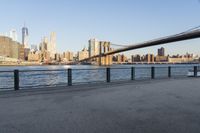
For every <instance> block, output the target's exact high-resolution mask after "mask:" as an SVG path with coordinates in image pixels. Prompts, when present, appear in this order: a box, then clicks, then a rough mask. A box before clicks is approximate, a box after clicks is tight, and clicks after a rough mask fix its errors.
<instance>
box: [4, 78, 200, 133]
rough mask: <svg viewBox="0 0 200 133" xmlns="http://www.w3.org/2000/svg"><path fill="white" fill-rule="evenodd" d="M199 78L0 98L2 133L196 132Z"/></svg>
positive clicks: (27, 92)
mask: <svg viewBox="0 0 200 133" xmlns="http://www.w3.org/2000/svg"><path fill="white" fill-rule="evenodd" d="M199 81H200V79H199V78H182V79H161V80H147V81H133V82H123V83H110V84H95V85H85V86H73V87H67V88H41V89H38V90H20V91H11V92H2V93H1V94H0V107H1V109H0V118H1V120H0V133H200V126H199V125H200V100H199V99H200V86H199Z"/></svg>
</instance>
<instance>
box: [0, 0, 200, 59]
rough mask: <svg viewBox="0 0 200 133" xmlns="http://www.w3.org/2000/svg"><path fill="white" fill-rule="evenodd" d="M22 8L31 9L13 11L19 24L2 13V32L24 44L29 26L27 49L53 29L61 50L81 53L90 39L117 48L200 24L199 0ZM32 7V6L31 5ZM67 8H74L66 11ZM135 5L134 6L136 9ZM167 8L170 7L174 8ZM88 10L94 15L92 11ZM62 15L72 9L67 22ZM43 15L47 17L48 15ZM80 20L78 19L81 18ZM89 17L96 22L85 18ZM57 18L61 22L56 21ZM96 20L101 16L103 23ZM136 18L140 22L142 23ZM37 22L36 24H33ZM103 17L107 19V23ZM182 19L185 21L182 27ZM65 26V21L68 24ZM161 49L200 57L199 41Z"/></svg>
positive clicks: (28, 5)
mask: <svg viewBox="0 0 200 133" xmlns="http://www.w3.org/2000/svg"><path fill="white" fill-rule="evenodd" d="M20 4H22V5H20V6H23V7H25V9H29V10H27V12H26V13H25V12H22V10H18V12H16V13H15V12H12V15H14V16H15V19H16V20H15V21H10V20H11V18H12V17H11V15H9V14H10V12H7V13H6V14H8V16H6V15H4V17H5V18H4V21H1V22H0V24H1V25H2V26H1V31H0V32H2V33H4V32H6V31H7V32H8V31H9V30H10V29H16V31H17V33H18V41H19V40H21V36H19V35H20V30H21V27H23V26H22V24H23V21H26V27H28V29H29V43H30V44H29V46H30V45H31V44H37V45H38V44H39V43H40V41H41V37H43V36H47V35H48V33H50V32H51V31H55V32H56V33H57V48H58V52H64V51H66V50H70V51H73V52H77V51H80V50H81V49H83V47H84V46H88V40H89V39H90V38H97V39H99V40H107V41H111V43H115V44H124V45H128V44H134V43H137V42H143V41H147V40H151V39H154V38H159V37H162V36H167V35H171V34H175V33H179V32H182V31H185V30H187V29H189V28H192V27H195V26H197V25H198V24H199V22H200V19H199V20H198V18H196V16H197V15H198V11H200V4H198V1H196V0H193V1H190V2H188V1H181V2H177V1H176V2H173V1H168V2H162V3H161V2H159V1H154V2H145V3H144V2H139V1H135V2H132V1H130V0H127V1H126V2H123V1H118V2H114V1H112V0H110V1H109V2H106V1H104V0H103V1H101V2H99V1H95V2H92V1H90V0H86V1H84V2H82V1H79V0H76V1H74V2H72V1H67V2H66V1H62V0H60V1H58V2H57V3H56V4H55V2H52V1H51V2H49V3H46V2H40V4H39V3H38V2H37V1H29V2H26V1H23V2H21V3H20ZM44 4H45V5H46V7H47V11H44V12H43V11H41V9H40V7H42V6H43V5H44ZM53 4H55V5H53ZM2 5H3V9H6V8H8V5H11V9H10V10H13V11H14V10H15V8H16V7H17V6H18V5H19V3H18V2H17V1H15V0H14V1H12V2H7V1H3V2H2ZM31 5H33V6H32V7H31ZM64 5H66V6H71V7H70V8H69V9H65V8H64ZM35 6H38V10H37V11H36V10H33V7H35ZM101 6H102V7H104V10H94V8H97V7H101ZM133 7H136V8H135V9H132V8H133ZM145 7H147V8H145ZM163 7H170V9H171V10H168V9H165V8H163ZM154 8H155V9H154ZM3 9H2V10H3ZM50 9H52V11H50ZM75 9H77V10H75ZM141 9H143V10H141ZM177 9H178V10H177ZM186 9H190V10H186ZM90 10H91V11H92V12H90ZM64 11H69V12H66V18H65V17H64V16H65V13H64ZM70 11H73V12H70ZM148 11H149V12H148ZM157 11H158V13H157ZM173 11H175V12H174V14H172V12H173ZM37 12H38V14H37V15H36V14H35V13H37ZM47 12H48V13H47ZM1 13H5V12H1ZM39 13H41V14H39ZM33 14H35V15H33ZM44 14H46V16H45V15H44ZM117 14H118V15H119V16H120V17H122V19H119V17H118V15H117ZM151 14H154V15H151ZM73 15H74V16H73ZM177 15H178V16H177ZM2 16H3V15H2ZM29 16H32V17H33V18H30V17H29ZM76 16H79V18H77V17H76ZM90 16H91V20H93V21H88V20H87V19H88V18H89V17H90ZM149 16H151V18H149ZM175 16H176V18H175ZM63 17H64V18H63ZM56 18H60V19H59V20H57V19H56ZM95 18H99V21H97V20H98V19H97V20H96V19H95ZM138 18H140V19H139V20H138ZM172 18H173V20H174V21H173V23H172V22H171V20H168V19H172ZM194 18H195V21H194ZM12 19H13V18H12ZM33 19H34V21H32V20H33ZM68 19H69V20H70V21H69V20H68ZM104 19H105V20H107V21H106V22H105V21H103V20H104ZM147 19H148V20H149V22H148V23H147V22H145V20H147ZM36 20H37V21H38V20H43V21H39V22H40V23H38V22H36ZM45 20H46V21H45ZM67 20H68V21H69V22H68V21H67ZM117 20H118V21H117ZM183 21H184V23H181V22H183ZM64 22H67V23H66V24H64ZM113 22H115V23H113ZM86 23H87V24H86ZM69 24H70V25H69ZM85 24H86V25H85ZM19 42H20V41H19ZM159 47H160V46H156V47H151V48H145V49H140V50H135V51H130V52H127V53H131V54H132V53H135V54H144V53H153V54H155V53H156V52H157V48H159ZM163 47H165V48H166V49H167V50H168V51H166V53H169V54H171V55H172V54H176V53H179V54H184V53H186V52H189V53H194V54H199V53H200V51H199V49H200V46H199V39H195V40H191V41H185V42H178V43H174V44H168V45H163Z"/></svg>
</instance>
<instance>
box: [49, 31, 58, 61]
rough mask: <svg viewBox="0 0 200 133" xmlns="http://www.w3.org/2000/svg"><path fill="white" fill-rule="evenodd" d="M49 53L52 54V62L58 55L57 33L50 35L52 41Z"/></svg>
mask: <svg viewBox="0 0 200 133" xmlns="http://www.w3.org/2000/svg"><path fill="white" fill-rule="evenodd" d="M48 51H49V52H50V58H51V59H52V60H54V59H55V54H56V33H55V32H51V34H50V41H49V44H48Z"/></svg>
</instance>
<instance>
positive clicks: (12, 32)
mask: <svg viewBox="0 0 200 133" xmlns="http://www.w3.org/2000/svg"><path fill="white" fill-rule="evenodd" d="M10 38H12V40H13V41H17V31H16V30H15V29H12V30H10Z"/></svg>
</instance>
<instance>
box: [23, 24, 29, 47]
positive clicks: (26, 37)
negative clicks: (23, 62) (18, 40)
mask: <svg viewBox="0 0 200 133" xmlns="http://www.w3.org/2000/svg"><path fill="white" fill-rule="evenodd" d="M28 36H29V33H28V28H27V27H25V25H24V27H23V28H22V45H24V48H29V46H28Z"/></svg>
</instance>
